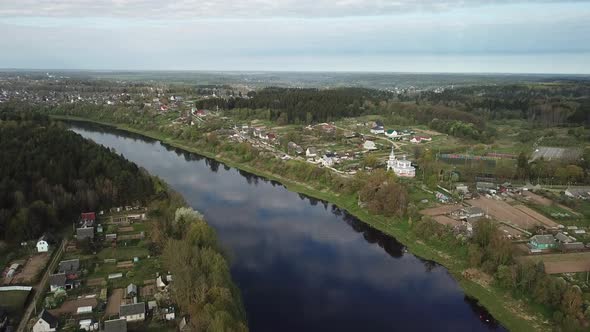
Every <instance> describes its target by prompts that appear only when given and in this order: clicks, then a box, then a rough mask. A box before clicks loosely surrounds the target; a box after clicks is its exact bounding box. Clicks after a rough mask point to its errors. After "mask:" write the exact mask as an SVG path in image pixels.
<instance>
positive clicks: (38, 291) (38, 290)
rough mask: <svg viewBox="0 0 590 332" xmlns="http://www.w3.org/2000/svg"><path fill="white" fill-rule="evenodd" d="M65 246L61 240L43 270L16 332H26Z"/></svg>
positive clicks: (64, 242)
mask: <svg viewBox="0 0 590 332" xmlns="http://www.w3.org/2000/svg"><path fill="white" fill-rule="evenodd" d="M65 245H66V241H65V240H62V241H61V243H60V244H59V247H58V249H57V252H56V253H55V255H54V256H53V258H52V259H51V263H49V266H47V269H46V270H45V273H44V274H43V278H41V281H40V282H39V283H38V284H37V285H36V286H35V287H34V288H35V295H33V298H32V299H31V302H30V303H29V306H28V307H27V309H26V310H25V312H24V313H23V317H22V318H21V321H20V323H19V324H18V328H17V330H16V331H17V332H25V331H26V327H27V324H28V323H29V320H30V319H31V314H32V313H33V310H35V312H36V309H37V303H38V302H39V299H40V297H41V296H43V295H44V294H45V288H46V287H47V282H48V280H49V274H51V271H53V270H55V268H56V267H57V264H58V263H59V261H60V259H61V256H62V255H63V253H64V248H65Z"/></svg>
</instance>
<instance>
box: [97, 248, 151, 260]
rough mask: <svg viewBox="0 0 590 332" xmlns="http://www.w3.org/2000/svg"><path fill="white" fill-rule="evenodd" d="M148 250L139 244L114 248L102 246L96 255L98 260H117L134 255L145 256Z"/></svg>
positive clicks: (127, 258)
mask: <svg viewBox="0 0 590 332" xmlns="http://www.w3.org/2000/svg"><path fill="white" fill-rule="evenodd" d="M147 255H149V252H148V250H147V249H146V248H144V247H141V246H133V247H124V246H122V245H120V246H118V247H116V248H104V249H102V250H101V251H100V252H99V253H98V254H97V255H96V257H97V258H98V259H100V260H103V259H109V258H114V259H116V260H117V261H121V260H130V259H133V258H134V257H140V258H141V257H147Z"/></svg>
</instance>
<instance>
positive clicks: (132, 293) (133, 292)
mask: <svg viewBox="0 0 590 332" xmlns="http://www.w3.org/2000/svg"><path fill="white" fill-rule="evenodd" d="M137 294H138V293H137V285H134V284H129V286H127V289H126V291H125V296H126V297H127V298H134V297H136V296H137Z"/></svg>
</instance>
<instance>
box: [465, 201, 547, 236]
mask: <svg viewBox="0 0 590 332" xmlns="http://www.w3.org/2000/svg"><path fill="white" fill-rule="evenodd" d="M469 203H470V204H471V205H473V206H476V207H479V208H481V209H483V210H484V211H485V212H486V213H487V214H489V215H491V216H492V217H493V218H494V219H496V220H498V221H505V222H509V223H512V224H514V225H517V226H519V227H521V228H524V229H530V228H533V227H535V226H537V225H543V223H542V222H540V221H539V220H537V219H534V218H532V217H531V216H529V215H528V214H526V213H524V212H522V211H521V210H519V209H517V208H515V207H513V206H512V205H510V204H508V203H506V202H504V201H499V200H495V199H492V198H486V197H480V198H477V199H473V200H471V201H469Z"/></svg>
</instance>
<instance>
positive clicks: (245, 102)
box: [196, 88, 390, 124]
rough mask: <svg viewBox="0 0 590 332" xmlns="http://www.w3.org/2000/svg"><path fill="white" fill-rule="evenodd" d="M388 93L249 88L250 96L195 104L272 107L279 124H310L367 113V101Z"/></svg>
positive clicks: (228, 107) (227, 107)
mask: <svg viewBox="0 0 590 332" xmlns="http://www.w3.org/2000/svg"><path fill="white" fill-rule="evenodd" d="M389 95H390V94H389V93H387V92H383V91H378V90H371V89H362V88H342V89H327V90H319V89H293V88H266V89H262V90H260V91H258V92H250V93H249V96H251V97H250V98H228V99H222V98H213V99H205V100H200V101H198V102H197V103H196V106H197V108H199V109H202V108H205V109H216V108H217V107H219V108H220V109H224V110H234V109H238V110H239V109H250V110H258V109H268V110H270V111H269V113H268V118H267V119H265V120H270V121H276V122H277V123H278V124H310V123H318V122H330V121H334V120H338V119H340V118H343V117H353V116H359V115H361V114H364V111H365V104H366V102H376V101H379V100H385V99H387V97H388V96H389Z"/></svg>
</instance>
